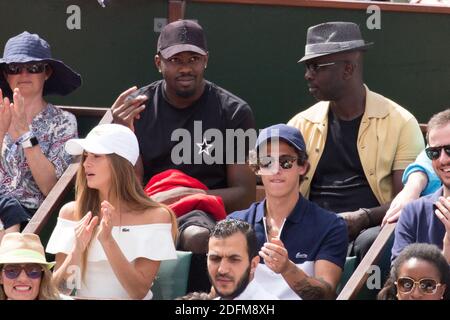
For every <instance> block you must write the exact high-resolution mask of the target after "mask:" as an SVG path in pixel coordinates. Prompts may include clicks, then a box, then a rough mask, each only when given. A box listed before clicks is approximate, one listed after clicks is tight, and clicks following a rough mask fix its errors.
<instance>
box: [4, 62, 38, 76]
mask: <svg viewBox="0 0 450 320" xmlns="http://www.w3.org/2000/svg"><path fill="white" fill-rule="evenodd" d="M46 67H47V64H46V63H33V64H7V65H6V66H5V72H6V73H7V74H20V73H21V72H22V70H23V68H25V69H27V71H28V73H33V74H34V73H42V72H44V70H45V68H46Z"/></svg>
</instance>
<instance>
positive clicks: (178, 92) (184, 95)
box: [175, 88, 196, 98]
mask: <svg viewBox="0 0 450 320" xmlns="http://www.w3.org/2000/svg"><path fill="white" fill-rule="evenodd" d="M195 92H196V90H195V88H194V89H191V90H186V91H181V90H176V91H175V93H176V95H177V96H179V97H180V98H190V97H192V96H193V95H194V94H195Z"/></svg>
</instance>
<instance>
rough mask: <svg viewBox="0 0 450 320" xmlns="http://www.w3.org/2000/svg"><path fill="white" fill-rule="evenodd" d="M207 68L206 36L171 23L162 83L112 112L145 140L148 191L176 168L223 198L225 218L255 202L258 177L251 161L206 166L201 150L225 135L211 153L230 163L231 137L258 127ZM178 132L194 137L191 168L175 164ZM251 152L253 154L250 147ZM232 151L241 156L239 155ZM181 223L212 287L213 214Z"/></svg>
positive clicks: (186, 23) (160, 59)
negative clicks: (213, 135)
mask: <svg viewBox="0 0 450 320" xmlns="http://www.w3.org/2000/svg"><path fill="white" fill-rule="evenodd" d="M207 63H208V48H207V44H206V36H205V32H204V31H203V28H202V27H201V26H200V25H199V24H198V23H196V22H195V21H192V20H178V21H175V22H172V23H169V24H168V25H166V26H165V27H164V28H163V30H162V31H161V34H160V36H159V39H158V44H157V54H156V56H155V65H156V68H157V69H158V70H159V72H160V73H161V74H162V76H163V79H162V80H159V81H155V82H153V83H152V84H150V85H148V86H146V87H143V88H142V89H143V92H142V93H141V95H139V96H137V97H134V98H131V96H130V97H128V96H129V95H130V94H132V93H133V94H135V93H134V91H135V90H136V88H135V87H133V88H130V89H128V90H127V91H125V92H123V93H122V94H121V95H120V96H119V98H118V99H117V100H116V102H115V103H114V105H113V106H112V108H111V109H112V114H113V117H114V121H115V122H117V123H121V124H124V125H126V126H128V127H129V128H131V129H132V130H134V132H135V133H136V136H137V137H138V140H139V146H140V153H141V154H140V158H139V160H138V163H137V165H136V169H137V171H138V174H140V175H141V176H143V182H145V183H147V181H149V179H150V178H152V177H153V176H155V175H156V174H158V173H160V172H162V171H164V170H167V169H173V168H176V169H178V170H180V171H182V172H183V173H185V174H187V175H189V176H191V177H194V178H196V179H197V180H199V181H200V182H202V183H203V184H204V185H206V186H207V187H208V189H209V190H208V191H207V193H208V194H209V195H214V196H220V197H221V198H222V199H223V203H224V204H225V209H226V211H227V212H233V211H235V210H238V209H244V208H246V207H248V206H249V205H250V204H251V203H252V201H254V199H255V189H256V180H255V176H254V174H253V173H252V172H251V170H250V169H249V168H248V166H247V165H246V164H245V161H243V162H242V163H237V162H234V163H229V162H228V161H226V162H222V163H217V162H216V161H215V160H213V159H212V158H211V160H212V161H206V159H209V158H208V157H209V156H210V154H209V152H208V153H207V154H205V153H202V150H199V146H200V145H204V144H207V146H208V144H210V143H211V145H212V144H213V142H207V141H210V140H209V139H208V138H207V133H206V132H207V131H211V130H214V131H217V130H220V132H221V135H222V137H223V145H222V146H219V145H218V143H219V142H217V141H215V142H214V143H217V145H215V146H214V147H215V148H213V149H212V150H214V152H218V150H219V149H221V150H223V151H224V152H223V156H224V158H225V157H226V156H227V155H228V154H227V148H226V147H227V146H233V145H234V143H233V142H232V141H230V140H229V138H228V137H227V136H226V132H229V130H232V131H234V130H243V131H246V130H247V129H253V128H254V127H255V121H254V117H253V113H252V110H251V109H250V107H249V105H248V104H247V103H246V102H245V101H243V100H242V99H240V98H239V97H237V96H235V95H233V94H232V93H230V92H228V91H226V90H224V89H223V88H221V87H219V86H217V85H216V84H214V83H212V82H209V81H207V80H205V79H204V72H205V69H206V67H207ZM144 101H145V105H143V103H144ZM198 125H200V129H199V134H197V132H198V131H197V129H196V128H198ZM177 130H182V131H183V132H185V133H188V138H187V139H186V140H185V141H187V145H188V146H189V147H190V149H189V150H192V151H191V152H189V156H188V157H189V161H184V160H183V161H182V162H181V163H178V164H176V163H175V161H174V159H173V153H174V150H177V149H176V147H177V146H178V144H179V141H174V140H173V133H174V132H177ZM227 141H228V142H227ZM229 142H231V143H229ZM245 149H246V150H248V145H247V146H246V148H245ZM186 150H187V149H185V150H184V151H186ZM184 151H183V152H184ZM231 151H234V153H232V154H234V155H236V154H237V152H236V150H231ZM230 153H231V152H230ZM198 154H200V155H201V161H200V162H197V161H195V158H194V157H195V156H197V155H198ZM245 154H247V152H245ZM191 158H194V159H191ZM183 159H184V158H183ZM244 160H245V159H244ZM178 222H179V230H180V236H179V241H178V249H180V250H186V251H192V252H194V253H195V254H197V255H198V256H199V257H201V259H202V260H203V262H202V266H201V268H195V267H192V265H191V272H192V270H194V271H196V272H198V274H197V276H196V277H197V278H201V277H204V279H205V280H206V282H208V281H207V280H208V279H207V277H206V275H207V272H206V258H205V257H206V256H205V253H206V252H207V249H208V247H207V246H208V238H209V233H210V231H212V228H213V227H214V224H215V221H214V220H212V219H211V218H210V215H209V214H207V213H205V212H199V210H195V211H194V212H189V213H188V214H185V215H183V216H182V217H180V218H179V220H178ZM195 260H196V256H194V259H193V261H195ZM191 278H193V277H191ZM209 288H210V285H209V283H208V284H207V285H206V286H203V287H195V286H192V287H190V288H189V290H191V291H198V290H206V289H209Z"/></svg>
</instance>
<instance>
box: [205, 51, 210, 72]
mask: <svg viewBox="0 0 450 320" xmlns="http://www.w3.org/2000/svg"><path fill="white" fill-rule="evenodd" d="M208 61H209V52H208V53H206V56H205V69H206V68H207V67H208Z"/></svg>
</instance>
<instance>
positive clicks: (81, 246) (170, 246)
mask: <svg viewBox="0 0 450 320" xmlns="http://www.w3.org/2000/svg"><path fill="white" fill-rule="evenodd" d="M66 151H67V152H68V153H69V154H72V155H81V166H80V168H79V171H78V174H77V181H76V189H75V190H76V195H75V201H74V202H70V203H68V204H66V205H64V206H63V208H62V209H61V211H60V214H59V217H58V222H57V225H56V227H55V229H54V230H53V234H52V235H51V237H50V240H49V242H48V245H47V252H49V253H53V254H56V266H55V272H54V279H55V281H56V282H57V283H58V284H59V285H60V286H61V284H62V287H66V288H75V289H76V290H75V293H74V292H73V290H72V294H75V295H76V296H79V297H86V298H114V299H151V298H152V296H153V295H152V292H151V286H152V283H153V280H154V278H155V276H156V274H157V272H158V269H159V265H160V262H161V261H162V260H169V259H176V251H175V245H174V240H175V237H176V232H177V224H176V219H175V216H174V214H173V213H172V212H171V211H170V209H168V208H167V207H165V206H163V205H161V204H159V203H157V202H154V201H153V200H151V199H150V198H149V197H148V196H147V195H146V194H145V193H144V191H143V189H142V186H141V185H140V184H139V182H138V179H137V178H136V174H135V172H134V167H133V165H134V164H135V163H136V161H137V158H138V156H139V145H138V142H137V139H136V136H135V135H134V133H133V132H132V131H131V130H130V129H128V128H127V127H125V126H122V125H118V124H103V125H99V126H97V127H95V128H94V129H93V130H92V131H91V132H90V133H89V134H88V135H87V137H86V139H72V140H69V141H68V142H67V143H66ZM77 271H79V272H77ZM74 274H75V275H77V274H78V275H80V277H79V278H78V279H76V278H75V279H74V277H73V275H74ZM80 280H81V281H80ZM64 284H65V285H64Z"/></svg>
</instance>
